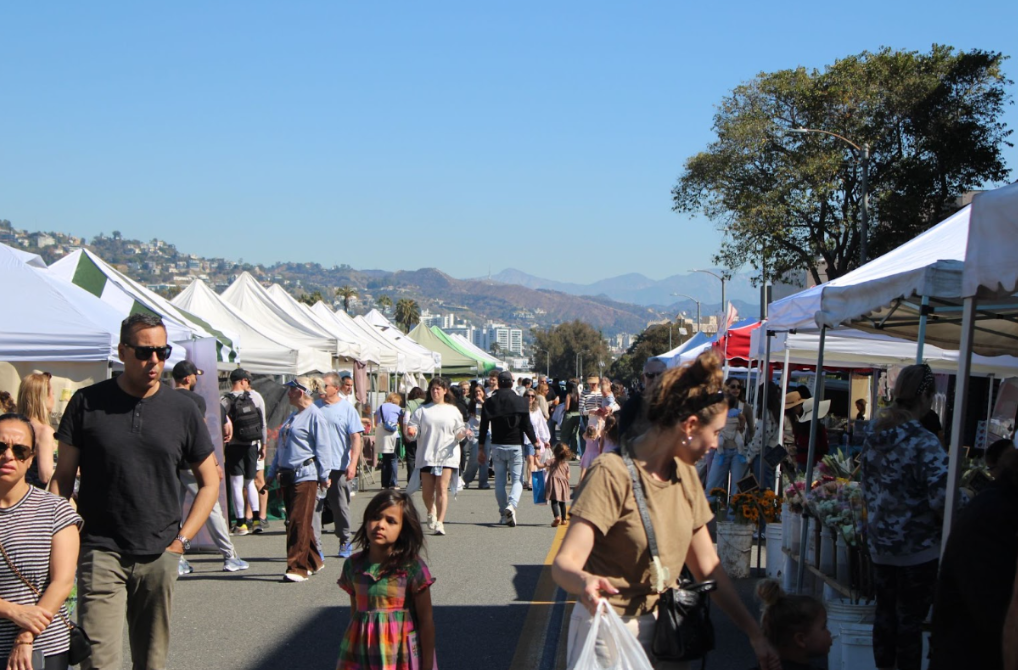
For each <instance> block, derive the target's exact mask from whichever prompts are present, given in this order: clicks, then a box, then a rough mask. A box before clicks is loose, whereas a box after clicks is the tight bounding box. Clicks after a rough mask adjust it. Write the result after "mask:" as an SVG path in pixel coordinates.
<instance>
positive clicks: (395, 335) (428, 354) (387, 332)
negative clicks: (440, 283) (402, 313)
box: [362, 309, 442, 374]
mask: <svg viewBox="0 0 1018 670" xmlns="http://www.w3.org/2000/svg"><path fill="white" fill-rule="evenodd" d="M362 318H363V319H364V321H365V322H366V323H369V324H371V325H372V326H374V327H375V328H377V329H378V330H379V331H380V332H381V333H382V334H383V335H384V336H385V337H386V338H387V339H389V340H390V341H394V342H400V343H401V344H402V345H403V348H404V349H406V350H407V351H408V352H416V353H417V355H418V356H423V357H425V358H430V359H431V362H432V364H433V366H432V368H431V370H426V369H422V370H421V372H428V373H429V374H430V373H432V372H434V371H435V368H441V367H442V354H440V353H438V352H437V351H432V350H431V349H428V348H427V347H426V346H424V345H423V344H421V343H420V342H418V341H416V340H415V339H413V338H412V337H410V336H409V335H407V334H406V333H404V332H403V331H402V330H400V329H399V327H397V326H396V324H394V323H393V322H391V321H389V319H387V318H385V315H384V314H382V313H381V312H379V311H378V310H377V309H372V310H371V311H370V312H368V313H367V314H365V315H364V316H363V317H362ZM426 367H427V364H426V363H425V364H424V368H426Z"/></svg>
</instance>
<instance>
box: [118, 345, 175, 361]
mask: <svg viewBox="0 0 1018 670" xmlns="http://www.w3.org/2000/svg"><path fill="white" fill-rule="evenodd" d="M124 346H125V347H130V348H131V349H134V357H135V358H137V359H138V360H139V361H147V360H148V359H150V358H152V354H155V355H156V358H158V359H159V360H161V361H165V360H166V359H167V358H169V357H170V352H172V351H173V347H171V346H170V345H168V344H167V345H166V346H165V347H139V346H137V345H135V344H128V343H126V342H124Z"/></svg>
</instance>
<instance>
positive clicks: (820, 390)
mask: <svg viewBox="0 0 1018 670" xmlns="http://www.w3.org/2000/svg"><path fill="white" fill-rule="evenodd" d="M826 340H827V326H821V327H820V346H818V347H817V371H816V377H814V379H813V381H814V383H813V389H814V390H813V416H811V417H810V420H809V450H808V451H807V452H806V491H809V487H810V484H811V483H812V481H813V456H814V454H816V445H817V432H818V429H819V424H820V416H819V415H820V401H821V400H823V399H824V343H825V342H826ZM804 493H805V492H804ZM804 497H805V496H804ZM799 539H800V544H799V565H798V571H797V574H796V577H795V592H796V593H798V594H802V580H803V577H805V576H806V552H807V550H808V548H809V523H807V522H806V517H805V515H804V516H803V522H802V532H801V534H800V536H799Z"/></svg>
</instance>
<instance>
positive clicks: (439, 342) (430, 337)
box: [408, 323, 491, 377]
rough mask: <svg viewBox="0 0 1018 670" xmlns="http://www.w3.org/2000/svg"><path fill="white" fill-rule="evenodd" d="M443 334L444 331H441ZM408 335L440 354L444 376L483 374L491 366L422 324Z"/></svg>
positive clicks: (477, 375) (475, 375)
mask: <svg viewBox="0 0 1018 670" xmlns="http://www.w3.org/2000/svg"><path fill="white" fill-rule="evenodd" d="M442 334H443V335H445V333H442ZM408 335H409V336H410V338H411V339H412V340H413V341H414V342H417V344H420V345H421V346H422V347H424V348H426V349H430V350H431V351H435V352H438V353H440V354H442V374H443V375H446V376H453V375H456V376H459V375H469V376H473V377H479V376H481V375H483V374H485V373H486V372H487V371H488V370H490V369H491V367H486V365H487V363H486V362H484V361H479V360H477V359H476V358H474V357H473V356H468V355H466V354H465V353H463V352H462V351H460V350H459V349H456V348H455V347H453V346H452V345H450V344H448V343H447V342H446V341H445V340H443V339H442V338H440V337H439V336H438V335H436V334H435V333H433V332H431V329H430V328H428V327H427V326H425V325H424V324H421V323H419V324H417V327H416V328H414V329H413V330H411V331H410V332H409V333H408Z"/></svg>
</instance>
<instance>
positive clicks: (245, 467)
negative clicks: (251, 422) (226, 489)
mask: <svg viewBox="0 0 1018 670" xmlns="http://www.w3.org/2000/svg"><path fill="white" fill-rule="evenodd" d="M225 451H226V475H227V476H228V477H244V479H254V478H255V472H256V471H257V469H258V446H257V445H256V444H248V445H244V444H228V445H226V450H225Z"/></svg>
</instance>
